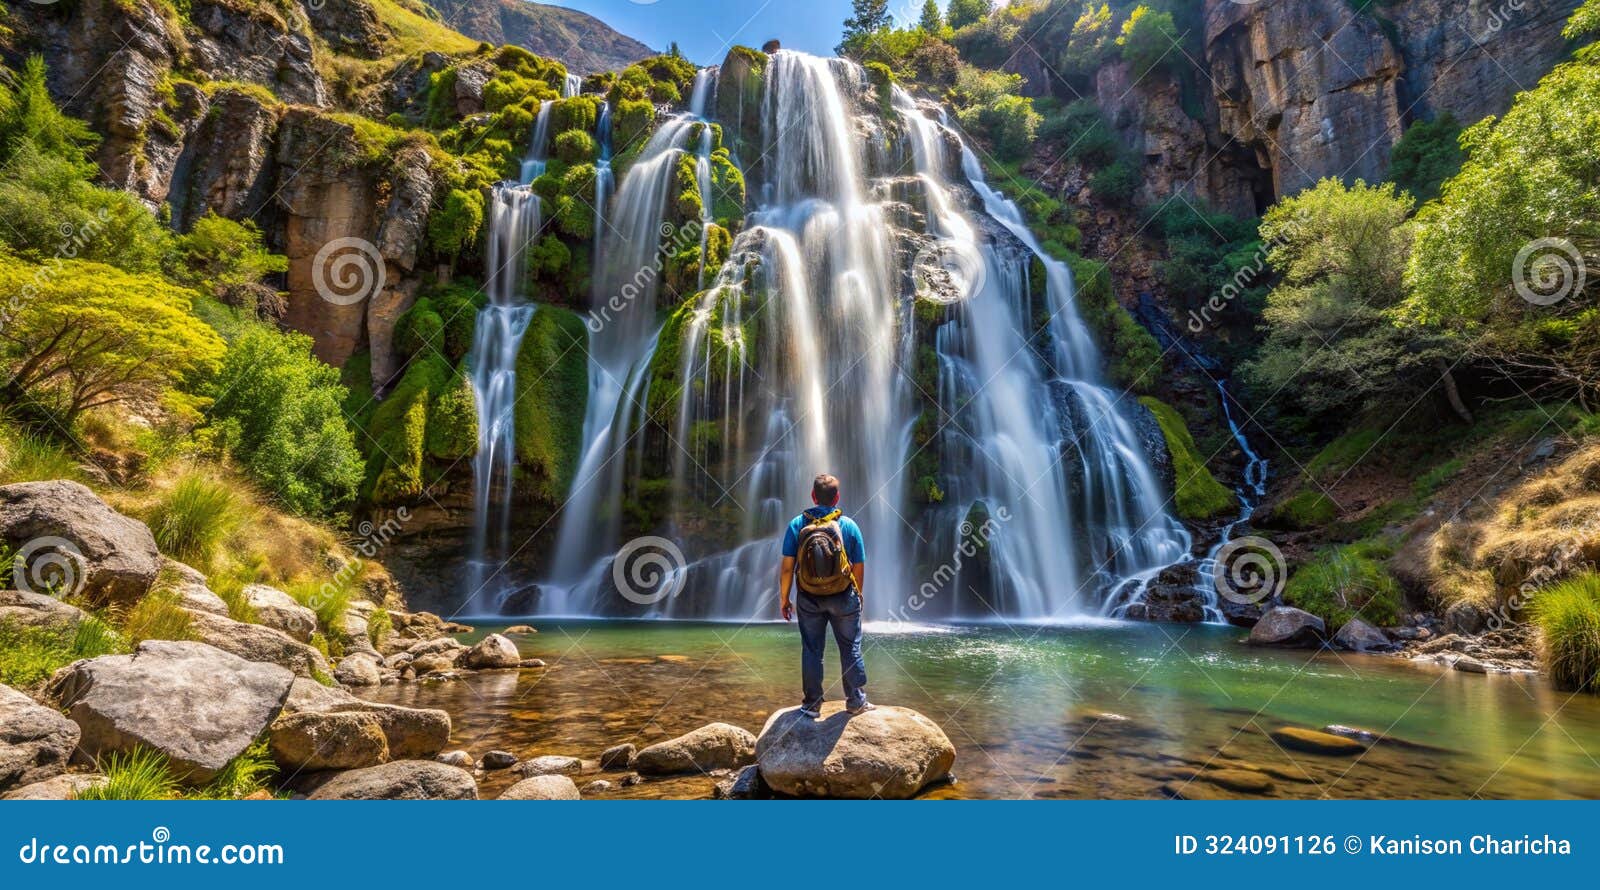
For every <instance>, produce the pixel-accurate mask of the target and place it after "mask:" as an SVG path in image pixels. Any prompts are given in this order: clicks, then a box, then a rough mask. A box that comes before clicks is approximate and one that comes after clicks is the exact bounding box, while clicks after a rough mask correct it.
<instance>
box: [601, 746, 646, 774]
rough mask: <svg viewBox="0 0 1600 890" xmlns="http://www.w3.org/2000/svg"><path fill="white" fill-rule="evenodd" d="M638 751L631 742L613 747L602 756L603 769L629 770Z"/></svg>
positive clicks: (602, 753)
mask: <svg viewBox="0 0 1600 890" xmlns="http://www.w3.org/2000/svg"><path fill="white" fill-rule="evenodd" d="M637 750H638V749H637V748H635V747H634V746H633V744H632V743H631V742H624V743H623V744H621V745H612V746H611V747H609V748H607V749H605V751H603V752H601V754H600V768H601V769H607V770H610V769H627V768H628V764H630V763H632V762H633V755H634V752H636V751H637Z"/></svg>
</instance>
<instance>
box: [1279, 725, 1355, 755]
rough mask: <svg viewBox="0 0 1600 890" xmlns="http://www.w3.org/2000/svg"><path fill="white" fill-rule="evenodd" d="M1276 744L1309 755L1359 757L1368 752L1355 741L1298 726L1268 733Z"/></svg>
mask: <svg viewBox="0 0 1600 890" xmlns="http://www.w3.org/2000/svg"><path fill="white" fill-rule="evenodd" d="M1267 735H1268V736H1270V737H1271V738H1272V740H1273V741H1274V742H1277V743H1278V744H1279V745H1281V746H1283V747H1284V748H1286V749H1288V750H1290V751H1304V752H1305V753H1307V754H1327V755H1331V756H1339V755H1349V756H1353V755H1357V754H1360V753H1362V752H1363V751H1366V750H1367V746H1366V745H1363V744H1361V743H1360V742H1358V741H1356V740H1355V739H1351V738H1346V737H1344V736H1338V735H1334V734H1332V733H1327V732H1322V731H1320V730H1316V729H1304V728H1301V727H1298V726H1285V727H1283V728H1281V729H1274V730H1273V731H1272V732H1269V733H1267Z"/></svg>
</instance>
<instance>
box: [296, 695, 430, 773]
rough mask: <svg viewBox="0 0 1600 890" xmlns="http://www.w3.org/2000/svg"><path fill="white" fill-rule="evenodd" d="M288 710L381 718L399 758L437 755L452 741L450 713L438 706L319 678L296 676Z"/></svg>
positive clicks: (392, 754) (391, 748)
mask: <svg viewBox="0 0 1600 890" xmlns="http://www.w3.org/2000/svg"><path fill="white" fill-rule="evenodd" d="M284 711H285V713H290V714H301V713H316V714H341V713H365V714H371V715H372V716H373V717H375V718H377V721H378V727H379V729H381V730H382V731H383V736H384V740H385V741H386V742H387V743H388V746H389V757H390V758H392V759H395V760H419V759H424V758H429V757H434V756H436V755H437V754H438V753H439V752H440V751H443V750H444V746H445V745H448V744H449V743H450V715H449V713H447V712H445V711H441V710H438V709H435V708H407V707H404V706H401V705H386V704H382V703H379V702H370V701H366V700H364V699H359V698H356V697H355V696H353V695H351V694H350V693H348V692H345V691H344V690H343V689H332V688H330V687H327V686H323V685H322V684H321V683H318V682H316V681H315V680H306V679H296V680H295V681H294V686H293V687H291V689H290V691H289V700H288V701H287V702H286V703H285V704H284Z"/></svg>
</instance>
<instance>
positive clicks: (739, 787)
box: [711, 764, 772, 800]
mask: <svg viewBox="0 0 1600 890" xmlns="http://www.w3.org/2000/svg"><path fill="white" fill-rule="evenodd" d="M771 794H772V789H771V788H768V787H767V783H766V782H763V781H761V768H760V767H759V766H756V765H755V764H751V765H749V766H747V767H745V768H744V769H741V770H739V771H738V772H737V773H735V774H734V775H733V777H732V778H728V779H723V780H722V781H720V782H718V783H717V785H716V787H715V788H712V789H711V796H712V797H714V798H716V799H717V800H755V799H756V798H761V797H770V796H771Z"/></svg>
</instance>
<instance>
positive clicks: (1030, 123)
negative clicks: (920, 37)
mask: <svg viewBox="0 0 1600 890" xmlns="http://www.w3.org/2000/svg"><path fill="white" fill-rule="evenodd" d="M1021 86H1022V77H1021V76H1020V75H1016V74H1006V73H1004V72H1001V71H985V70H983V69H981V68H975V67H973V66H971V65H962V66H961V68H960V70H959V72H958V73H957V74H956V86H955V90H954V91H953V94H952V95H953V98H954V100H955V105H956V118H957V119H958V120H959V121H960V122H961V125H962V126H963V127H965V128H966V129H967V130H968V131H969V132H973V133H982V134H984V135H985V136H986V137H987V138H988V139H989V140H991V141H992V142H993V144H994V147H995V150H996V151H997V152H999V153H1000V154H1001V155H1002V156H1003V157H1005V158H1008V159H1016V158H1020V157H1021V156H1022V155H1023V154H1024V153H1026V152H1027V150H1028V149H1029V147H1030V146H1031V145H1032V144H1033V141H1034V137H1035V136H1036V134H1037V133H1038V130H1039V124H1040V122H1041V120H1042V118H1041V117H1040V115H1039V113H1038V112H1037V111H1035V110H1034V109H1033V102H1032V100H1029V99H1027V98H1026V97H1023V96H1019V95H1017V91H1018V90H1019V89H1020V88H1021Z"/></svg>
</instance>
